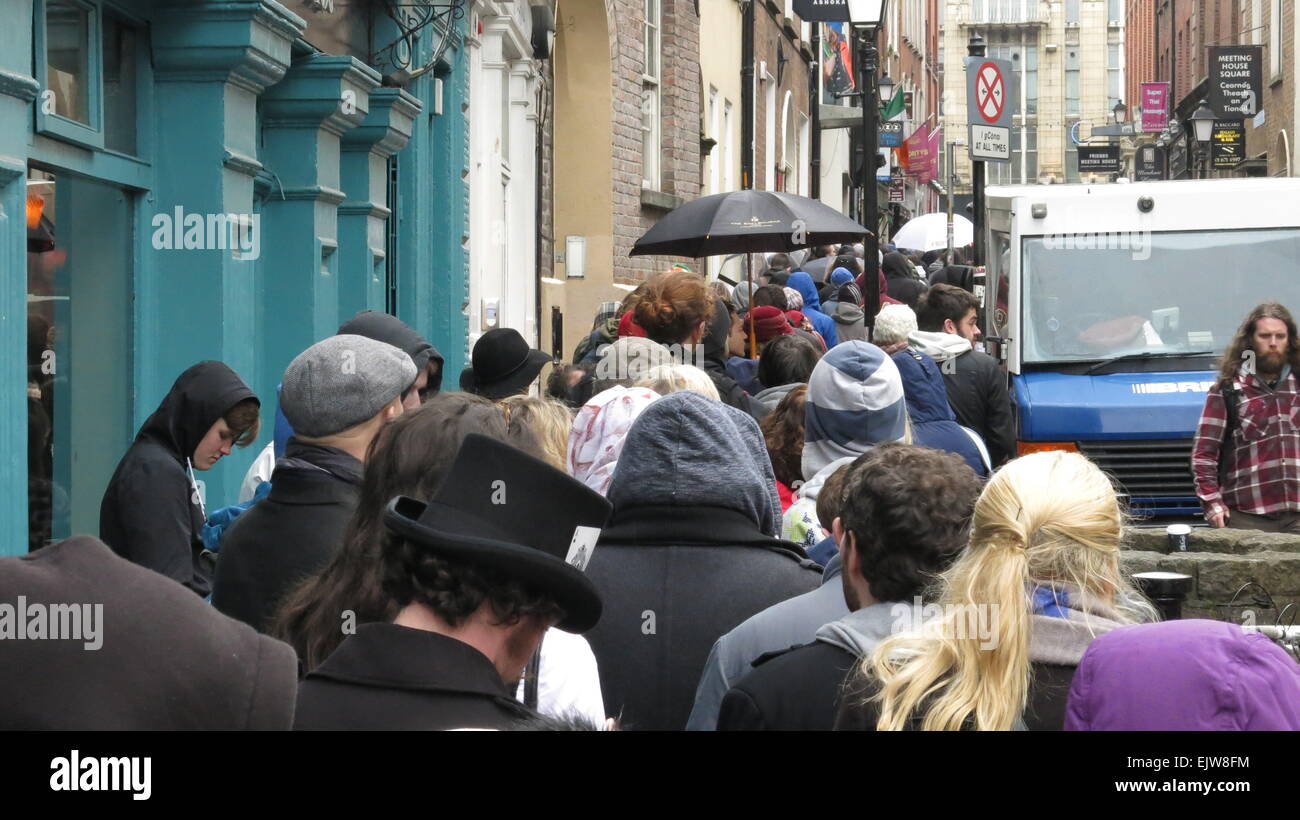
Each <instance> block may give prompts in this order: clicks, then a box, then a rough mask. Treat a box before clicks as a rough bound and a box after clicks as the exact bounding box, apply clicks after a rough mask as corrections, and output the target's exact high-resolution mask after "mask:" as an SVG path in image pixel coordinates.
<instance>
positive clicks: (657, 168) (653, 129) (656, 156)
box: [641, 0, 664, 191]
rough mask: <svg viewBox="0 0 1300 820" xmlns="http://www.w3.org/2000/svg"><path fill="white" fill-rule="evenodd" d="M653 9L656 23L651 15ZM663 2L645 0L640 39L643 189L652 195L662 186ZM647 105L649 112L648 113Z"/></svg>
mask: <svg viewBox="0 0 1300 820" xmlns="http://www.w3.org/2000/svg"><path fill="white" fill-rule="evenodd" d="M652 6H653V9H654V20H651V19H650V17H651V15H650V14H649V11H650V7H652ZM663 13H664V10H663V0H645V2H644V4H643V5H642V17H643V18H644V20H643V21H642V28H641V36H642V42H643V43H644V44H645V45H646V46H647V47H646V49H645V52H646V53H645V54H644V57H643V61H642V66H641V113H642V117H643V118H644V119H645V120H647V121H648V123H649V124H648V125H647V124H646V122H642V124H641V146H642V152H641V153H642V157H641V187H642V188H643V189H649V190H652V191H658V190H662V186H663V129H662V127H661V124H660V119H661V112H662V111H663ZM652 37H653V40H654V69H655V72H654V73H653V74H652V73H650V72H649V71H648V69H649V68H650V49H649V47H648V46H649V41H650V39H651V38H652ZM647 102H648V103H649V106H650V111H649V112H647V111H646V105H647Z"/></svg>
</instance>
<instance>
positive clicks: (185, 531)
mask: <svg viewBox="0 0 1300 820" xmlns="http://www.w3.org/2000/svg"><path fill="white" fill-rule="evenodd" d="M253 398H256V396H254V395H253V391H252V390H249V389H248V386H247V385H246V384H244V382H243V381H242V380H241V379H240V378H239V376H237V375H235V371H233V370H231V369H230V368H229V367H227V366H226V365H224V364H222V363H221V362H200V363H199V364H196V365H194V366H193V367H191V368H189V369H188V370H186V371H185V372H184V373H182V374H181V375H180V376H179V377H178V378H177V379H176V383H175V384H173V385H172V389H171V391H170V392H169V393H168V394H167V397H166V398H164V399H163V400H162V404H160V405H159V406H158V409H157V410H155V411H154V413H153V415H152V416H150V417H149V418H148V420H146V421H145V423H144V425H143V426H142V427H141V428H140V432H139V433H137V434H136V437H135V441H134V442H132V444H131V448H130V449H129V450H127V451H126V455H124V456H122V460H121V461H119V462H118V464H117V470H115V471H114V472H113V477H112V478H111V479H110V480H109V482H108V487H107V489H105V490H104V497H103V500H102V501H101V502H100V505H99V537H100V538H102V539H103V540H104V542H105V543H106V544H108V545H109V546H110V547H111V548H112V549H113V551H114V552H116V553H117V554H118V555H121V556H122V557H123V558H126V559H127V560H128V561H134V562H135V563H137V564H139V565H141V566H144V567H148V568H149V569H152V570H154V571H156V572H161V573H162V574H163V575H166V576H167V577H168V578H172V579H173V580H176V581H179V582H180V583H182V584H184V585H185V586H187V587H189V588H190V589H192V590H194V591H195V592H197V593H198V594H199V595H202V596H206V595H207V594H208V593H209V592H211V591H212V589H211V585H212V580H211V572H210V570H209V569H208V568H207V567H206V566H205V564H204V561H205V559H204V558H203V557H202V553H203V513H202V511H201V507H200V505H199V496H198V491H197V490H196V489H195V487H194V485H193V484H192V483H191V481H190V477H189V474H188V471H187V469H186V461H187V460H188V459H189V458H191V457H192V456H193V455H194V448H195V447H197V446H198V445H199V442H200V441H202V440H203V437H204V436H205V435H207V432H208V430H209V429H210V428H211V427H212V425H213V424H216V422H217V419H219V418H221V416H222V415H223V414H224V413H225V412H226V411H227V410H229V409H230V408H231V407H234V406H235V405H236V404H238V403H239V402H241V401H243V400H244V399H253Z"/></svg>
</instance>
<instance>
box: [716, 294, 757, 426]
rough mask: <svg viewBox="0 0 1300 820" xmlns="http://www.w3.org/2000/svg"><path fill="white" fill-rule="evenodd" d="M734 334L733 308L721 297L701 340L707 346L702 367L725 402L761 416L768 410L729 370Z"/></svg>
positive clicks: (755, 415) (754, 415)
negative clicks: (729, 347) (729, 344)
mask: <svg viewBox="0 0 1300 820" xmlns="http://www.w3.org/2000/svg"><path fill="white" fill-rule="evenodd" d="M730 335H731V311H729V310H727V305H726V303H724V302H723V301H722V300H721V299H719V300H717V301H716V302H715V303H714V306H713V318H712V319H711V320H710V321H709V326H708V329H707V330H706V331H705V335H704V338H703V339H702V340H701V344H702V345H703V346H704V365H703V367H702V368H701V369H703V370H704V372H705V373H708V374H709V378H710V379H713V384H714V386H715V387H717V388H718V396H719V397H720V398H721V399H722V403H723V404H725V405H728V406H729V407H734V408H736V409H737V410H744V411H745V412H746V413H749V414H750V415H751V416H753V417H754V418H755V419H759V420H762V418H763V417H764V416H766V415H767V413H768V410H767V408H766V407H765V406H763V405H762V404H759V403H758V402H757V401H755V400H754V397H753V396H751V395H749V394H748V393H746V392H745V389H744V388H743V387H741V386H740V384H739V383H738V382H737V381H736V380H735V379H733V378H732V377H731V376H730V375H728V374H727V337H728V336H730Z"/></svg>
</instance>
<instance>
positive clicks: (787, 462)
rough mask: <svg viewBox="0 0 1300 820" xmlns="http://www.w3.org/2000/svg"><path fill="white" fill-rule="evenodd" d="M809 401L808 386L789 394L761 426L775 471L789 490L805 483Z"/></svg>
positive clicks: (777, 477) (800, 387)
mask: <svg viewBox="0 0 1300 820" xmlns="http://www.w3.org/2000/svg"><path fill="white" fill-rule="evenodd" d="M807 399H808V385H806V384H801V385H799V386H798V387H796V388H794V389H793V390H791V391H790V392H789V393H786V394H785V398H783V399H781V402H780V403H779V404H777V406H776V409H775V410H773V411H772V412H771V413H768V414H767V416H765V417H764V418H763V421H761V422H760V423H759V425H758V426H759V429H761V430H762V431H763V441H764V443H766V444H767V454H768V456H769V457H770V458H771V459H772V472H774V473H776V480H777V481H779V482H781V483H782V484H784V485H786V486H787V487H790V486H793V484H794V482H796V481H803V463H802V462H803V422H804V403H805V402H806V401H807Z"/></svg>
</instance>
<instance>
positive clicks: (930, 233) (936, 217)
mask: <svg viewBox="0 0 1300 820" xmlns="http://www.w3.org/2000/svg"><path fill="white" fill-rule="evenodd" d="M952 237H953V238H952V244H953V247H954V248H963V247H965V246H967V245H969V244H971V243H972V242H974V241H975V226H974V225H973V224H971V221H970V220H969V219H967V218H966V217H964V216H961V215H960V214H953V215H952ZM890 241H891V242H893V244H894V245H896V246H897V247H899V248H906V249H908V250H911V251H937V250H943V249H946V248H947V247H948V214H946V213H942V214H922V215H921V216H918V217H916V218H915V219H913V220H911V221H909V222H908V223H907V224H906V225H904V226H903V227H902V228H900V229H899V231H898V233H896V234H894V237H893V239H891V240H890Z"/></svg>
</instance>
